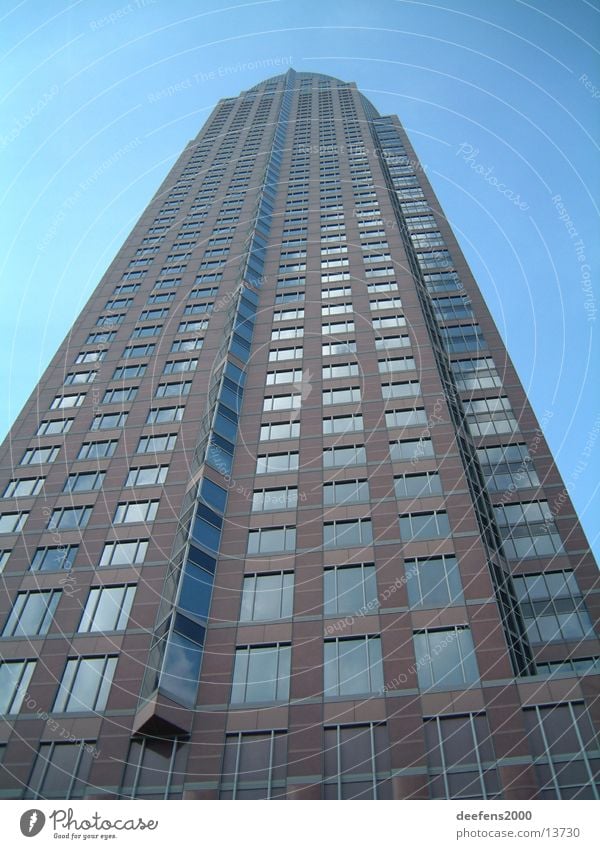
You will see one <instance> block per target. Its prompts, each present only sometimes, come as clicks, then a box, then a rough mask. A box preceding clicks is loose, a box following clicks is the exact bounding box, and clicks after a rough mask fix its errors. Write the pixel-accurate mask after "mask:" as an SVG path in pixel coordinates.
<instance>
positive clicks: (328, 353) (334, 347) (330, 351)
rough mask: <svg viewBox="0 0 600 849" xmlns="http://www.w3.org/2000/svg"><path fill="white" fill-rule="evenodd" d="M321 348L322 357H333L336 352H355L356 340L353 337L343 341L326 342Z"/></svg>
mask: <svg viewBox="0 0 600 849" xmlns="http://www.w3.org/2000/svg"><path fill="white" fill-rule="evenodd" d="M321 350H322V353H323V356H324V357H334V356H336V355H337V354H355V353H356V342H355V341H354V339H347V340H346V341H345V342H326V343H325V344H324V345H323V346H322V349H321Z"/></svg>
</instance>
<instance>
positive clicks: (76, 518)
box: [48, 507, 92, 531]
mask: <svg viewBox="0 0 600 849" xmlns="http://www.w3.org/2000/svg"><path fill="white" fill-rule="evenodd" d="M91 514H92V508H91V507H58V508H57V509H56V510H53V511H52V515H51V516H50V519H49V521H48V530H50V531H56V530H61V531H70V530H73V529H74V528H85V526H86V525H87V523H88V521H89V519H90V516H91Z"/></svg>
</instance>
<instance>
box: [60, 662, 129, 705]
mask: <svg viewBox="0 0 600 849" xmlns="http://www.w3.org/2000/svg"><path fill="white" fill-rule="evenodd" d="M116 665H117V658H116V657H111V656H110V655H103V656H100V657H71V658H69V659H68V660H67V665H66V667H65V671H64V673H63V677H62V680H61V682H60V686H59V688H58V693H57V694H56V700H55V702H54V707H53V708H52V710H53V711H54V712H55V713H79V712H92V711H93V712H94V713H99V712H101V711H103V710H104V709H105V708H106V702H107V700H108V693H109V690H110V685H111V684H112V679H113V675H114V673H115V667H116Z"/></svg>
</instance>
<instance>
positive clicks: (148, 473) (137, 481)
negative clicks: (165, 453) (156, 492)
mask: <svg viewBox="0 0 600 849" xmlns="http://www.w3.org/2000/svg"><path fill="white" fill-rule="evenodd" d="M168 470H169V467H168V466H138V467H137V468H132V469H130V470H129V472H128V474H127V479H126V481H125V486H153V485H156V484H161V483H164V482H165V480H166V478H167V472H168Z"/></svg>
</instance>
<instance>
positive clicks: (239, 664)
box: [231, 643, 291, 704]
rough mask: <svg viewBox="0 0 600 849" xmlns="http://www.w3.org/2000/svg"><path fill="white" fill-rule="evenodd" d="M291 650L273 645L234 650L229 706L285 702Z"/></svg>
mask: <svg viewBox="0 0 600 849" xmlns="http://www.w3.org/2000/svg"><path fill="white" fill-rule="evenodd" d="M290 663H291V646H290V645H289V644H288V643H275V644H274V645H265V646H243V647H240V648H237V649H236V652H235V663H234V668H233V685H232V688H231V703H232V704H246V703H249V702H275V701H283V702H285V701H287V700H288V699H289V694H290Z"/></svg>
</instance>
